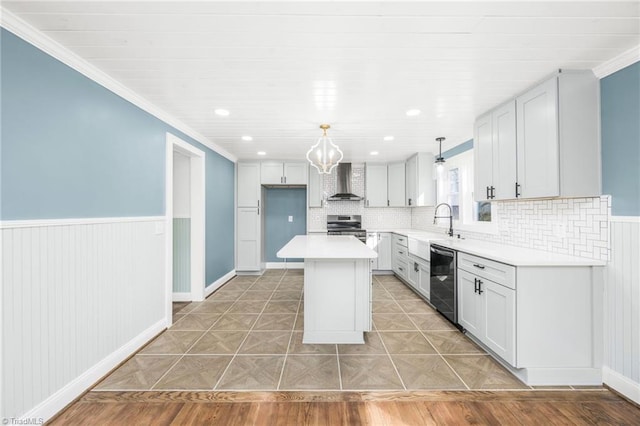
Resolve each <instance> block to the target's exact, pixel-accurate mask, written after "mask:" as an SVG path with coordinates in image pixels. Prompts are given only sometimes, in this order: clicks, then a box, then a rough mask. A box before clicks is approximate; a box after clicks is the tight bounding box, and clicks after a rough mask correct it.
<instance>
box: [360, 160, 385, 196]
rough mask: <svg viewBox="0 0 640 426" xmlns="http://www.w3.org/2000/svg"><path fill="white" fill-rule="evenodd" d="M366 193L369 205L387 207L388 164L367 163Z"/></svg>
mask: <svg viewBox="0 0 640 426" xmlns="http://www.w3.org/2000/svg"><path fill="white" fill-rule="evenodd" d="M364 179H365V193H366V201H365V205H366V206H367V207H386V206H387V205H388V202H389V197H388V196H387V164H386V163H383V164H380V163H366V164H365V176H364Z"/></svg>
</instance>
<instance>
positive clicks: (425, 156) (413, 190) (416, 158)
mask: <svg viewBox="0 0 640 426" xmlns="http://www.w3.org/2000/svg"><path fill="white" fill-rule="evenodd" d="M433 161H434V158H433V155H432V154H429V153H426V152H419V153H417V154H414V155H413V156H412V157H411V158H409V159H408V160H407V162H406V163H405V179H406V187H405V192H406V204H405V205H407V206H409V207H424V206H433V205H435V200H436V184H435V181H434V179H433V164H434V163H433Z"/></svg>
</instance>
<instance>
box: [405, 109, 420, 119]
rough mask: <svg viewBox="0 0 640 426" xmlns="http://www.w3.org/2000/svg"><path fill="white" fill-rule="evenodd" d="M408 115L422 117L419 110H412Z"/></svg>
mask: <svg viewBox="0 0 640 426" xmlns="http://www.w3.org/2000/svg"><path fill="white" fill-rule="evenodd" d="M407 115H408V116H409V117H415V116H416V115H420V110H419V109H410V110H408V111H407Z"/></svg>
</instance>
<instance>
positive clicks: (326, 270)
mask: <svg viewBox="0 0 640 426" xmlns="http://www.w3.org/2000/svg"><path fill="white" fill-rule="evenodd" d="M369 263H370V262H369V260H368V259H305V274H304V303H305V305H304V336H303V342H304V343H327V344H334V343H364V334H363V333H364V331H369V330H370V326H371V324H370V318H371V304H370V300H371V289H370V287H371V281H370V280H371V277H370V271H369Z"/></svg>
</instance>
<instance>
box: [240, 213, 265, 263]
mask: <svg viewBox="0 0 640 426" xmlns="http://www.w3.org/2000/svg"><path fill="white" fill-rule="evenodd" d="M237 250H238V253H237V261H236V269H237V270H238V271H259V270H260V214H259V210H258V209H257V208H239V209H238V248H237Z"/></svg>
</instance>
